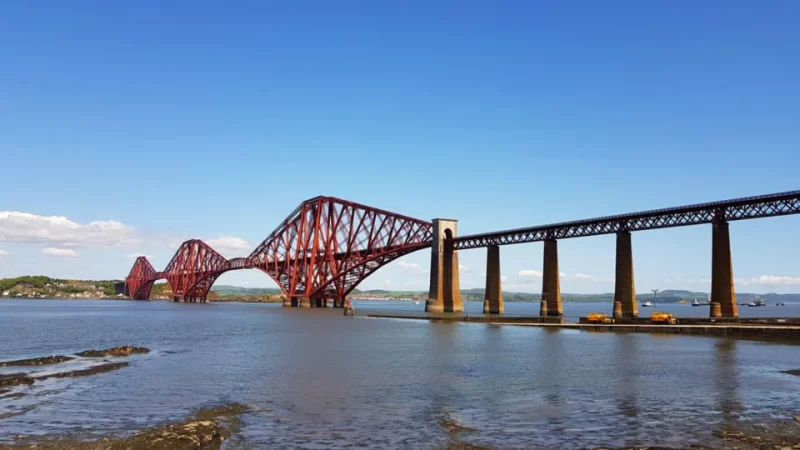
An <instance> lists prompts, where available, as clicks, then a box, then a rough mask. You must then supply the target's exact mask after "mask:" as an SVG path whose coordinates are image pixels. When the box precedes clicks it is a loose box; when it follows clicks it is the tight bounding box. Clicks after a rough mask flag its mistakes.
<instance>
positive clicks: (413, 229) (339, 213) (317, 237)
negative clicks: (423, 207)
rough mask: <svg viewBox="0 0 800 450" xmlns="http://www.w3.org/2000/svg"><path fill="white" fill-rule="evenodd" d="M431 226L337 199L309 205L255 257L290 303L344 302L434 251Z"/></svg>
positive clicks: (322, 199) (252, 259) (254, 264)
mask: <svg viewBox="0 0 800 450" xmlns="http://www.w3.org/2000/svg"><path fill="white" fill-rule="evenodd" d="M431 227H432V225H431V223H430V222H426V221H424V220H418V219H414V218H411V217H407V216H402V215H399V214H394V213H391V212H388V211H383V210H380V209H377V208H372V207H369V206H364V205H359V204H357V203H352V202H348V201H345V200H340V199H337V198H333V197H316V198H313V199H311V200H308V201H306V202H303V204H301V205H300V206H299V207H298V208H297V209H296V210H295V211H294V212H293V213H292V214H291V215H290V216H289V217H287V218H286V220H284V222H283V223H282V224H281V225H280V226H279V227H278V228H277V229H276V230H275V231H273V232H272V234H270V235H269V236H268V237H267V238H266V239H265V240H264V241H263V242H262V243H261V244H260V245H259V246H258V247H257V248H256V249H255V250H254V251H253V253H251V254H250V256H249V262H250V266H252V267H257V268H259V269H261V270H263V271H264V272H266V273H267V274H268V275H269V276H270V277H272V278H273V279H274V280H275V281H276V282H277V283H278V284H279V285H280V286H281V289H282V290H283V293H284V294H285V295H287V296H289V297H298V298H299V297H303V298H314V299H318V298H324V299H329V298H344V297H345V296H346V295H347V294H349V293H350V292H351V291H352V290H353V289H355V287H356V286H357V285H358V284H359V283H360V282H361V281H363V280H364V279H365V278H366V277H368V276H369V275H371V274H372V273H373V272H375V271H376V270H378V269H379V268H380V267H382V266H383V265H385V264H387V263H388V262H390V261H392V260H394V259H397V258H399V257H401V256H403V255H406V254H408V253H411V252H414V251H416V250H420V249H422V248H426V247H430V245H431Z"/></svg>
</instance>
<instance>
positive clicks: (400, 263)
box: [397, 261, 419, 270]
mask: <svg viewBox="0 0 800 450" xmlns="http://www.w3.org/2000/svg"><path fill="white" fill-rule="evenodd" d="M397 267H399V268H401V269H403V270H416V269H419V264H417V263H407V262H405V261H398V262H397Z"/></svg>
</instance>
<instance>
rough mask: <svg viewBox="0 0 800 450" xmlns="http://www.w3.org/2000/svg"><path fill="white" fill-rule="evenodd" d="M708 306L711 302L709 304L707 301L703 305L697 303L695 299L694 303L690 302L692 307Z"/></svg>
mask: <svg viewBox="0 0 800 450" xmlns="http://www.w3.org/2000/svg"><path fill="white" fill-rule="evenodd" d="M710 304H711V302H710V301H708V302H703V303H700V302H698V301H697V299H696V298H695V299H694V301H693V302H692V306H708V305H710Z"/></svg>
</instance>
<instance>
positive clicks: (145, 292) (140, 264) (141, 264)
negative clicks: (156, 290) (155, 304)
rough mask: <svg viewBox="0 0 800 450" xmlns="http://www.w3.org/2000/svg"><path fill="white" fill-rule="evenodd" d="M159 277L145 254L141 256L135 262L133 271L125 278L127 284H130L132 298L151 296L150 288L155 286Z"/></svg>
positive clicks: (147, 297)
mask: <svg viewBox="0 0 800 450" xmlns="http://www.w3.org/2000/svg"><path fill="white" fill-rule="evenodd" d="M159 278H161V277H160V276H158V274H157V273H156V269H154V268H153V265H152V264H150V261H148V260H147V258H145V257H144V256H140V257H138V258H136V262H134V263H133V267H132V268H131V273H129V274H128V278H126V279H125V284H126V285H127V286H128V292H129V293H130V296H131V298H133V299H135V300H147V299H149V298H150V289H152V288H153V283H154V282H155V281H156V280H157V279H159Z"/></svg>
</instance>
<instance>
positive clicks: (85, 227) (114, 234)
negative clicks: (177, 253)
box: [0, 211, 138, 247]
mask: <svg viewBox="0 0 800 450" xmlns="http://www.w3.org/2000/svg"><path fill="white" fill-rule="evenodd" d="M0 241H6V242H22V243H32V244H56V245H61V246H65V247H128V246H132V245H135V244H136V243H137V242H138V237H137V233H136V229H135V228H133V227H131V226H128V225H125V224H123V223H121V222H117V221H114V220H105V221H104V220H98V221H94V222H89V223H88V224H80V223H77V222H73V221H72V220H69V219H67V218H66V217H63V216H40V215H37V214H30V213H24V212H17V211H0Z"/></svg>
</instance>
